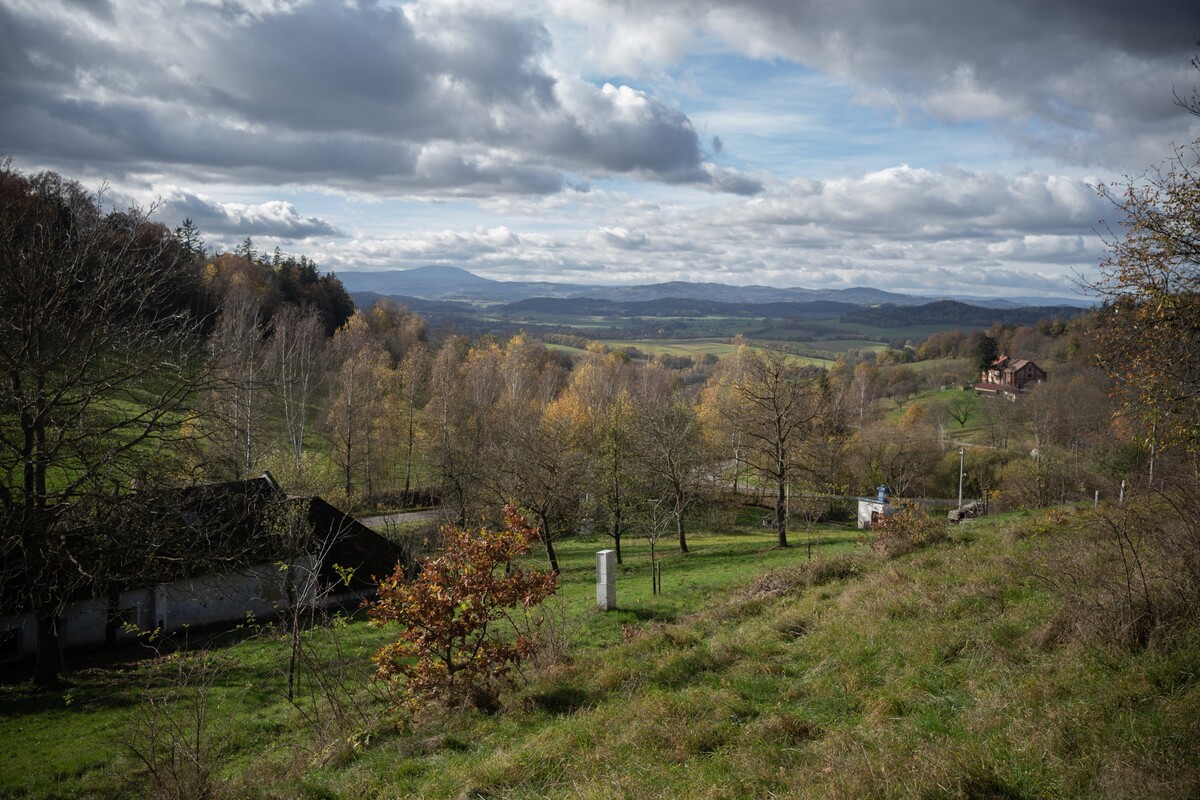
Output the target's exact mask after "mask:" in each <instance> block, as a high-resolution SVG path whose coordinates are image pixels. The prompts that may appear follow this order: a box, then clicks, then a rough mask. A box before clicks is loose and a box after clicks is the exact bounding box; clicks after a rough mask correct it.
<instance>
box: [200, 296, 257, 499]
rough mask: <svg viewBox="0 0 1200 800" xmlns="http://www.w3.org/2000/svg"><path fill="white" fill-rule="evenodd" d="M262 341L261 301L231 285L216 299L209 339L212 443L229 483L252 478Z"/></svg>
mask: <svg viewBox="0 0 1200 800" xmlns="http://www.w3.org/2000/svg"><path fill="white" fill-rule="evenodd" d="M265 337H266V325H265V324H264V320H263V309H262V303H261V302H260V301H259V299H258V297H257V296H256V295H255V294H254V292H253V291H252V290H251V289H250V288H249V287H247V286H245V285H242V284H238V285H236V286H234V287H233V288H232V289H231V290H230V291H228V292H226V293H225V296H224V298H223V299H222V303H221V315H220V317H219V319H218V321H217V328H216V331H214V333H213V336H212V338H211V339H210V345H211V347H212V349H213V353H214V357H215V360H216V363H217V364H218V372H217V374H218V376H219V378H220V381H219V382H218V383H217V385H216V386H215V387H214V390H213V398H212V407H211V409H210V412H211V414H212V417H213V420H214V422H215V425H214V430H213V431H212V439H213V441H214V442H215V443H216V445H217V461H218V462H219V463H221V464H222V465H223V466H224V469H223V471H224V472H225V473H226V476H227V477H229V478H233V479H236V478H243V477H246V476H247V475H251V474H253V473H254V472H255V469H256V467H257V464H258V459H259V458H260V457H261V455H262V451H263V449H264V447H265V445H264V443H263V438H264V432H263V430H262V428H263V426H264V424H265V418H266V395H267V392H266V390H267V367H266V341H265Z"/></svg>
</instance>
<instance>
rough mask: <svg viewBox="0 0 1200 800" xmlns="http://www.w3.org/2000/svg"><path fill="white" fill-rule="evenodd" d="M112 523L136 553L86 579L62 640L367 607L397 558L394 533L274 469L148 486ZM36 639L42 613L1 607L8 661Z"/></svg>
mask: <svg viewBox="0 0 1200 800" xmlns="http://www.w3.org/2000/svg"><path fill="white" fill-rule="evenodd" d="M102 527H104V528H107V530H97V531H96V533H98V534H100V535H101V536H109V535H111V537H112V538H113V539H114V540H115V539H120V540H121V541H123V542H126V543H127V544H126V547H125V549H124V552H126V553H128V554H129V555H128V558H129V560H130V563H129V564H128V565H127V566H126V567H124V568H122V569H119V570H117V572H119V573H120V574H121V577H117V578H115V579H114V580H112V581H111V582H110V583H108V584H107V585H104V586H97V585H83V586H80V587H79V590H78V591H77V592H76V593H75V596H74V599H73V601H72V602H70V603H69V604H68V606H67V608H66V609H65V611H64V612H63V614H62V615H61V618H60V620H59V640H60V642H61V644H62V646H63V648H64V649H68V648H79V647H88V646H94V645H105V644H107V645H114V644H118V643H120V642H122V641H131V640H132V639H133V638H134V637H136V635H137V632H138V631H150V630H157V631H161V632H164V633H170V632H173V631H179V630H182V629H183V628H185V627H192V626H203V625H213V624H219V623H226V622H233V621H244V620H245V619H246V618H247V616H248V615H252V616H254V617H256V618H260V619H261V618H267V617H271V616H274V615H276V614H279V613H281V612H283V611H285V610H287V609H288V608H291V607H294V606H295V605H297V604H313V605H317V604H319V605H325V606H328V605H334V604H340V603H353V604H355V605H357V603H358V602H359V601H360V600H361V598H363V597H366V596H369V595H371V594H373V593H374V591H375V588H376V585H377V583H376V581H375V580H374V578H383V577H386V576H388V575H390V574H391V573H392V570H393V569H394V568H395V565H396V562H397V558H398V551H397V549H396V547H395V546H394V545H393V544H392V543H391V542H389V541H388V540H387V539H385V538H384V537H382V536H380V535H379V534H377V533H375V532H374V531H372V530H371V529H370V528H367V527H366V526H364V525H362V524H361V523H359V522H358V521H357V520H355V519H353V518H352V517H350V516H348V515H346V514H344V513H342V512H341V511H339V510H338V509H336V508H334V507H333V506H331V505H330V504H329V503H326V502H325V501H324V500H322V499H320V498H317V497H289V496H288V495H286V494H285V493H284V492H283V491H282V490H281V489H280V488H279V486H278V484H276V482H275V480H274V479H273V478H272V477H271V475H270V474H269V473H264V474H263V475H261V476H260V477H257V478H251V479H247V480H242V481H231V482H227V483H218V484H206V485H199V486H191V487H186V488H182V489H169V490H160V491H150V490H144V491H139V492H137V493H135V494H134V495H133V496H131V498H130V500H129V502H128V503H125V504H123V505H122V507H121V508H120V509H119V510H117V511H116V512H114V514H113V517H112V519H111V520H108V521H106V522H105V523H103V526H102ZM130 542H136V543H137V544H136V546H134V547H131V546H129V544H128V543H130ZM347 579H348V580H347ZM4 591H5V594H15V593H17V592H19V587H13V586H6V587H4ZM10 607H11V604H10ZM36 647H37V621H36V619H35V615H34V614H33V613H32V612H25V613H19V614H15V615H10V616H7V617H4V616H0V661H6V660H12V659H17V658H22V657H25V656H28V655H32V654H33V653H34V652H35V650H36Z"/></svg>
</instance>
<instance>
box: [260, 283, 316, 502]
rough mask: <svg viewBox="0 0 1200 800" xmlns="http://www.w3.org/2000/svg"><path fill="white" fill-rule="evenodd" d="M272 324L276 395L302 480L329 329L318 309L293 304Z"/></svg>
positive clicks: (272, 355)
mask: <svg viewBox="0 0 1200 800" xmlns="http://www.w3.org/2000/svg"><path fill="white" fill-rule="evenodd" d="M271 328H272V334H271V341H270V364H271V367H272V371H273V373H274V375H273V377H274V385H275V396H276V399H277V402H278V403H279V410H280V416H281V418H282V421H283V428H284V434H285V436H286V437H287V443H288V447H289V448H290V450H291V453H292V460H293V463H294V464H295V467H296V481H297V483H299V481H300V478H301V472H302V468H303V456H304V436H305V434H306V433H307V432H308V415H309V410H310V407H311V405H312V403H313V400H314V398H315V396H316V393H317V390H318V388H319V386H320V383H321V377H322V370H321V348H322V347H323V346H324V344H325V329H324V326H323V325H322V324H321V319H320V316H319V314H318V313H317V311H316V310H315V309H313V308H312V307H301V306H296V305H292V304H288V305H285V306H284V307H283V308H281V309H280V310H279V311H278V312H277V313H276V314H275V316H274V318H272V320H271Z"/></svg>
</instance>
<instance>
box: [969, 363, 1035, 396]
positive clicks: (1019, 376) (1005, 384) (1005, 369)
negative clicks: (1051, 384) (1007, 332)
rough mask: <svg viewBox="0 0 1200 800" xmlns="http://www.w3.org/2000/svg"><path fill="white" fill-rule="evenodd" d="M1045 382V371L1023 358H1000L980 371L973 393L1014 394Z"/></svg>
mask: <svg viewBox="0 0 1200 800" xmlns="http://www.w3.org/2000/svg"><path fill="white" fill-rule="evenodd" d="M1045 380H1046V371H1045V370H1044V369H1042V368H1041V367H1039V366H1038V365H1037V364H1035V363H1033V362H1032V361H1029V360H1027V359H1024V358H1009V357H1008V356H1004V355H1002V356H1000V357H999V358H997V359H996V360H995V361H993V362H992V363H991V365H990V366H989V367H988V368H987V369H985V370H983V371H982V373H981V375H980V382H979V383H977V384H975V391H977V392H981V393H988V394H1016V393H1017V392H1024V391H1026V390H1028V389H1030V388H1031V387H1033V386H1036V385H1038V384H1039V383H1042V382H1043V381H1045Z"/></svg>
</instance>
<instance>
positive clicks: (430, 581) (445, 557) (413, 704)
mask: <svg viewBox="0 0 1200 800" xmlns="http://www.w3.org/2000/svg"><path fill="white" fill-rule="evenodd" d="M536 536H537V534H536V533H535V532H534V530H533V529H532V528H530V527H529V525H527V524H526V522H525V519H524V517H522V516H521V515H520V513H518V512H517V510H516V509H515V508H514V507H512V506H508V507H506V508H505V526H504V528H503V529H501V530H490V529H489V528H487V527H484V528H482V529H480V530H479V531H478V532H473V531H468V530H464V529H461V528H456V527H447V528H445V529H444V530H443V538H444V542H445V543H444V548H443V550H442V553H441V555H440V556H438V557H437V558H432V559H429V558H426V559H422V560H421V569H420V574H419V575H418V577H417V578H416V579H414V580H412V581H407V580H406V578H405V575H404V571H403V568H402V567H397V569H396V572H395V573H394V574H393V575H392V576H391V577H390V578H388V579H387V580H385V581H383V582H382V583H381V584H380V585H379V599H378V600H377V601H376V602H375V603H374V604H372V605H371V607H370V613H371V619H372V621H373V622H374V623H376V624H379V625H382V624H385V623H388V622H397V623H399V624H400V625H401V626H402V628H403V630H402V631H401V632H400V635H399V637H398V638H397V639H396V641H395V642H392V643H391V644H389V645H386V646H385V647H383V648H381V649H380V650H379V651H378V652H377V653H376V654H375V663H376V666H377V669H376V675H375V677H376V679H377V680H382V681H387V682H388V683H389V684H390V685H392V686H393V687H394V688H395V689H396V692H397V695H398V703H397V704H404V705H407V706H408V707H409V708H410V710H412V711H419V710H420V709H421V708H423V707H425V706H426V705H428V704H429V703H431V702H433V701H437V700H442V701H445V702H446V703H448V704H449V705H452V706H455V705H463V704H465V703H470V704H472V705H474V706H475V707H477V708H481V709H485V710H492V709H495V708H496V707H497V698H498V691H499V684H500V682H501V681H502V680H503V679H504V678H505V677H506V676H507V675H508V674H509V672H510V671H511V670H512V668H513V667H514V666H517V665H519V664H520V663H521V662H522V661H525V660H527V659H529V658H530V657H532V656H533V654H534V653H535V651H536V649H537V646H536V643H535V642H536V633H537V629H538V628H539V626H540V617H536V616H533V615H531V614H530V612H531V611H532V610H533V609H534V608H535V607H537V606H538V605H540V604H541V603H542V602H543V601H544V600H545V599H546V598H548V597H550V595H552V594H554V591H555V589H556V588H557V579H556V577H555V575H554V573H551V572H543V571H541V570H536V569H535V570H521V569H516V568H514V567H513V566H512V562H513V559H515V558H517V557H518V556H521V555H524V554H525V553H527V552H529V546H530V542H531V541H532V540H534V539H535V538H536ZM514 611H515V612H517V613H513V612H514Z"/></svg>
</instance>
